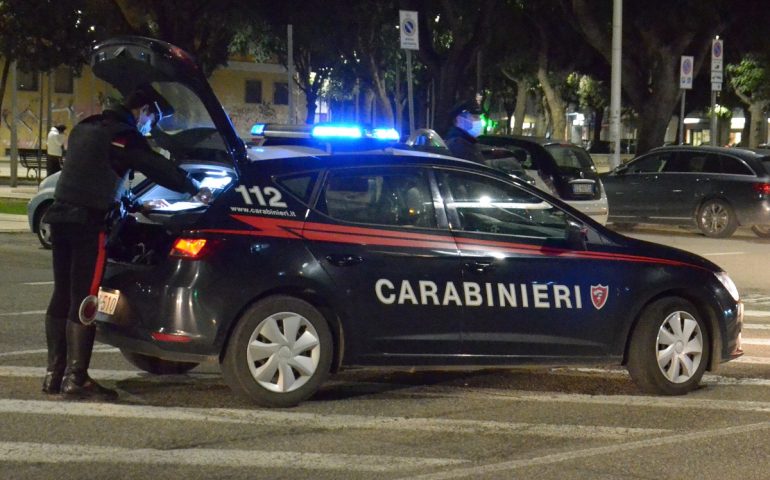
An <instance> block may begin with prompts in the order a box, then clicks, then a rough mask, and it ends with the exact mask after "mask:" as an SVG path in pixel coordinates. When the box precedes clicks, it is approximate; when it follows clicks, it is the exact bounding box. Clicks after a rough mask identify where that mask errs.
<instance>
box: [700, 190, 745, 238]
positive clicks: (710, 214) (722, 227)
mask: <svg viewBox="0 0 770 480" xmlns="http://www.w3.org/2000/svg"><path fill="white" fill-rule="evenodd" d="M697 222H698V228H699V229H700V231H701V232H702V233H703V234H704V235H706V236H707V237H713V238H727V237H729V236H730V235H732V234H733V233H735V230H736V229H737V228H738V218H737V217H736V216H735V212H734V211H733V208H732V207H731V206H730V204H728V203H727V202H725V201H724V200H717V199H713V200H707V201H706V202H704V203H703V205H701V207H700V209H699V210H698V218H697Z"/></svg>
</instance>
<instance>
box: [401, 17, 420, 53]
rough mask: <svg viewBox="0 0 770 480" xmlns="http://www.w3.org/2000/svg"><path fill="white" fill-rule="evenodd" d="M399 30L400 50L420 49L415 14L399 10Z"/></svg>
mask: <svg viewBox="0 0 770 480" xmlns="http://www.w3.org/2000/svg"><path fill="white" fill-rule="evenodd" d="M398 16H399V20H400V22H399V30H400V31H401V48H404V49H407V50H419V49H420V34H419V29H418V26H417V12H413V11H411V10H399V11H398Z"/></svg>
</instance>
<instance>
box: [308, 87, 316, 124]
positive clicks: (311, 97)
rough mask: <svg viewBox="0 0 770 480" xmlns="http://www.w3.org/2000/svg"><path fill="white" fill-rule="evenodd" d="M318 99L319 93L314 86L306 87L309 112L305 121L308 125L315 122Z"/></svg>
mask: <svg viewBox="0 0 770 480" xmlns="http://www.w3.org/2000/svg"><path fill="white" fill-rule="evenodd" d="M316 100H318V94H316V93H315V91H314V90H313V89H312V88H308V89H306V90H305V102H306V103H307V114H306V115H305V123H306V124H308V125H312V124H313V123H315V110H316V104H315V102H316Z"/></svg>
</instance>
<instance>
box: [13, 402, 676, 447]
mask: <svg viewBox="0 0 770 480" xmlns="http://www.w3.org/2000/svg"><path fill="white" fill-rule="evenodd" d="M0 412H2V413H4V414H9V413H15V414H32V415H66V416H79V417H109V418H131V419H143V420H147V419H152V420H170V421H196V422H211V423H237V424H248V425H267V426H275V427H277V426H281V427H286V428H294V427H296V428H299V427H302V428H317V429H323V430H344V429H350V428H359V429H375V430H395V431H410V432H411V431H421V432H439V433H463V434H484V435H488V434H509V435H538V436H543V437H551V438H577V439H589V438H602V439H607V440H623V439H626V438H628V437H633V436H645V435H661V434H665V433H669V432H670V430H665V429H658V428H634V427H607V426H596V425H576V424H573V425H565V424H546V423H520V422H515V423H514V422H498V421H492V420H488V421H485V420H465V419H450V418H418V417H389V416H365V415H333V414H323V415H322V414H315V413H302V412H282V411H277V410H264V411H260V410H239V409H224V408H207V409H198V408H173V407H153V406H145V405H142V406H137V405H118V404H113V403H90V402H89V403H88V404H83V403H69V402H56V401H42V400H0Z"/></svg>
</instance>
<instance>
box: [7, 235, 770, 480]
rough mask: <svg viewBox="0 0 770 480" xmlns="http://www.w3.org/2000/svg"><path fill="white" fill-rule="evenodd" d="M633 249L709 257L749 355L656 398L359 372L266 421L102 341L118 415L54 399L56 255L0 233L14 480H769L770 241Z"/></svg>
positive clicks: (743, 238) (611, 387)
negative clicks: (49, 364) (722, 272)
mask: <svg viewBox="0 0 770 480" xmlns="http://www.w3.org/2000/svg"><path fill="white" fill-rule="evenodd" d="M630 235H632V236H635V237H637V238H643V239H646V240H652V241H657V242H660V243H666V244H668V245H672V246H675V247H679V248H683V249H686V250H691V251H694V252H696V253H699V254H701V255H704V256H706V257H707V258H710V259H711V260H713V261H715V262H716V263H717V264H719V265H720V266H722V267H723V268H725V269H726V270H727V271H729V272H730V274H731V275H732V276H733V278H734V279H735V281H736V283H737V284H738V287H739V289H740V290H741V292H742V294H743V296H744V301H745V302H746V310H747V318H746V321H747V323H746V328H745V331H744V335H743V339H744V350H745V352H746V355H745V356H744V357H742V358H741V359H739V360H738V361H735V362H730V363H728V364H724V365H722V367H721V368H720V369H719V371H717V372H715V373H713V374H709V375H707V376H706V378H705V380H704V382H703V386H702V388H701V389H699V390H697V391H695V392H693V393H691V394H689V395H687V396H684V397H676V398H670V397H655V396H648V395H643V394H641V393H639V392H638V391H637V390H636V388H635V386H634V385H633V384H632V383H631V381H630V379H629V378H628V375H627V374H626V373H625V371H624V370H622V369H619V368H618V369H606V368H592V367H590V366H589V367H587V368H579V369H578V368H566V367H561V368H516V369H499V370H490V369H482V370H435V369H434V370H395V369H373V370H369V369H361V370H349V371H346V372H344V373H341V374H339V375H336V376H335V377H333V378H332V381H330V382H329V383H328V384H327V385H325V386H324V387H323V389H322V390H321V391H320V392H319V394H318V395H317V396H316V397H314V398H313V399H312V400H310V401H308V402H305V403H303V404H302V405H300V406H299V407H297V408H293V409H284V410H267V409H260V408H257V407H254V406H253V405H251V404H249V403H248V402H247V401H245V400H242V399H240V398H237V397H235V396H234V395H233V394H232V393H231V392H230V390H229V389H228V388H227V386H226V385H225V384H224V382H223V381H222V379H221V377H220V376H219V373H218V367H217V366H216V365H206V366H200V367H198V368H196V369H195V370H193V371H192V372H191V373H190V374H188V375H182V376H165V377H157V376H150V375H147V374H144V373H141V372H138V371H136V370H134V369H133V368H132V367H131V366H130V365H129V364H128V363H126V362H125V361H124V360H123V359H122V356H121V355H120V353H119V352H118V351H117V350H115V349H113V348H111V347H108V346H104V345H98V346H97V348H96V350H95V352H94V358H93V362H92V370H91V374H92V376H94V377H95V378H97V379H100V380H103V381H104V382H105V383H106V384H107V385H108V386H111V387H115V388H117V389H118V390H119V391H120V400H119V401H118V402H117V403H113V404H106V403H88V402H68V401H63V400H60V399H55V398H54V399H52V398H49V397H47V396H44V395H43V394H42V393H40V392H39V388H40V382H41V379H42V376H43V372H44V365H45V342H44V337H43V334H42V332H43V321H42V318H43V314H42V311H43V310H44V309H45V306H46V304H47V301H48V297H49V295H50V293H51V288H52V285H51V271H50V265H49V264H50V252H48V251H45V250H42V249H40V248H39V247H38V246H37V241H36V239H35V237H34V236H32V235H31V234H0V265H1V267H0V268H2V274H0V305H1V306H0V478H2V479H35V480H45V479H60V478H68V479H69V478H72V479H82V478H88V479H104V478H116V479H129V478H136V479H151V478H152V479H154V478H167V479H173V478H185V479H218V478H227V479H241V478H243V479H247V478H248V479H256V478H260V479H263V478H264V479H283V478H285V479H295V478H312V479H340V478H345V479H367V480H371V479H380V478H382V479H407V478H409V479H436V480H438V479H451V478H483V479H511V478H516V479H529V478H537V479H538V480H548V479H558V480H566V479H592V480H593V479H627V478H635V479H648V478H649V479H652V478H656V479H657V478H669V479H692V478H698V479H719V480H724V479H743V480H745V479H757V480H760V479H767V478H770V268H768V267H770V260H768V253H769V251H770V242H768V241H767V240H764V241H763V240H759V239H757V238H756V237H753V236H752V235H751V233H750V232H748V233H747V232H741V233H740V234H739V235H738V236H736V237H735V238H731V239H729V240H712V239H706V238H703V237H701V236H698V235H696V234H693V233H691V232H687V231H683V230H680V229H667V230H649V229H638V230H634V231H632V232H630Z"/></svg>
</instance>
